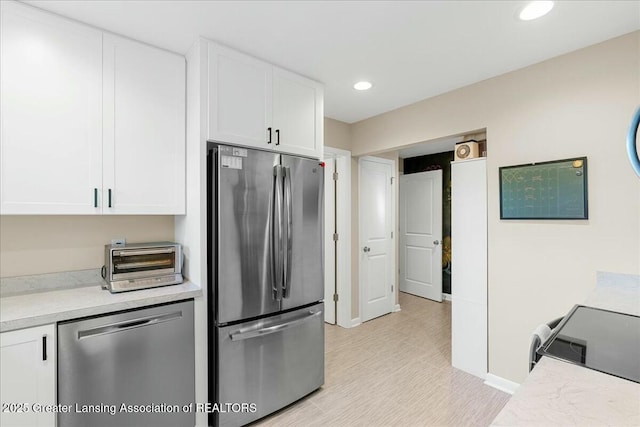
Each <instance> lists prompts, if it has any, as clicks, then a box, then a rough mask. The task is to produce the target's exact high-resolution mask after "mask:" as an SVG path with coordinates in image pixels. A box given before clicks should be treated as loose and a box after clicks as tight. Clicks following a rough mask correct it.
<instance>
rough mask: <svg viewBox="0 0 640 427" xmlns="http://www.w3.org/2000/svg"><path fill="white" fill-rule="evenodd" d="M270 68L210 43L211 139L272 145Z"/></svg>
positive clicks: (257, 145)
mask: <svg viewBox="0 0 640 427" xmlns="http://www.w3.org/2000/svg"><path fill="white" fill-rule="evenodd" d="M271 69H272V67H271V65H269V64H267V63H264V62H262V61H260V60H257V59H255V58H252V57H250V56H247V55H244V54H242V53H239V52H236V51H233V50H231V49H227V48H225V47H223V46H219V45H216V44H214V43H209V73H208V74H209V75H208V78H209V130H208V139H209V140H211V141H220V142H228V143H232V144H241V145H247V146H252V147H258V148H269V147H270V146H271V145H273V142H271V143H270V139H269V136H270V134H271V141H274V138H275V135H274V133H273V129H270V126H271V93H272V91H271ZM270 144H271V145H270Z"/></svg>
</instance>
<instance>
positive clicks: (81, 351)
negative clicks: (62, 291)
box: [57, 301, 195, 427]
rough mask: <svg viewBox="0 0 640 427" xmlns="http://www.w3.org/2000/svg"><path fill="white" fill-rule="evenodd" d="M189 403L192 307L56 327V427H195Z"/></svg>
mask: <svg viewBox="0 0 640 427" xmlns="http://www.w3.org/2000/svg"><path fill="white" fill-rule="evenodd" d="M194 400H195V361H194V333H193V301H185V302H180V303H173V304H167V305H162V306H155V307H150V308H144V309H139V310H133V311H127V312H124V313H118V314H113V315H106V316H100V317H95V318H88V319H82V320H78V321H70V322H65V323H59V324H58V403H60V404H63V405H72V407H73V408H74V410H73V411H72V412H70V413H62V412H61V413H59V414H58V423H57V424H58V426H64V427H69V426H92V427H101V426H105V427H106V426H109V427H116V426H154V427H155V426H167V427H169V426H172V427H174V426H193V425H194V424H195V414H194V413H192V412H183V410H182V407H183V405H186V404H189V403H192V402H194ZM123 403H124V404H125V405H127V407H128V406H129V405H138V408H142V410H143V411H146V409H147V408H150V407H148V406H146V405H161V404H165V405H166V406H167V409H163V408H160V409H159V411H160V412H157V410H158V408H157V407H156V409H151V412H128V409H127V408H125V410H124V411H123V410H121V409H123V408H122V406H121V405H122V404H123ZM76 405H77V406H76ZM141 405H144V407H142V406H141ZM175 405H178V406H177V407H178V408H179V410H178V411H174V410H173V409H174V408H176V406H175ZM169 406H170V407H171V408H169ZM85 408H86V409H87V411H86V412H84V409H85ZM94 408H97V409H96V410H93V409H94ZM132 409H133V408H132ZM133 410H134V411H135V410H136V409H133Z"/></svg>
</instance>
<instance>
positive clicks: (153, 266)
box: [112, 248, 176, 279]
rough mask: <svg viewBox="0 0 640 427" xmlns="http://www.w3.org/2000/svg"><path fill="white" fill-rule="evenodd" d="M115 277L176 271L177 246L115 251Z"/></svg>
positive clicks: (113, 264)
mask: <svg viewBox="0 0 640 427" xmlns="http://www.w3.org/2000/svg"><path fill="white" fill-rule="evenodd" d="M112 260H113V263H112V274H113V277H114V278H123V279H124V278H132V277H140V276H149V275H160V274H172V273H175V272H176V253H175V248H170V249H167V250H160V251H158V250H131V251H126V250H122V251H118V252H114V253H113V258H112Z"/></svg>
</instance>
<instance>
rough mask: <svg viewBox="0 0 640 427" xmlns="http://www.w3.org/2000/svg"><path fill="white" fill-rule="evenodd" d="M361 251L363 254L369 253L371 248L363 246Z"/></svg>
mask: <svg viewBox="0 0 640 427" xmlns="http://www.w3.org/2000/svg"><path fill="white" fill-rule="evenodd" d="M362 250H363V251H364V252H369V251H370V250H371V248H370V247H368V246H365V247H364V248H362Z"/></svg>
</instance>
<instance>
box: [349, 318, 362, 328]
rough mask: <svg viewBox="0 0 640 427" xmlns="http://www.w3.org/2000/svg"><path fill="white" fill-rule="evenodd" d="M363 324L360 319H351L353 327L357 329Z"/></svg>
mask: <svg viewBox="0 0 640 427" xmlns="http://www.w3.org/2000/svg"><path fill="white" fill-rule="evenodd" d="M361 324H362V322H361V321H360V318H359V317H356V318H355V319H351V327H352V328H355V327H356V326H360V325H361Z"/></svg>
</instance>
